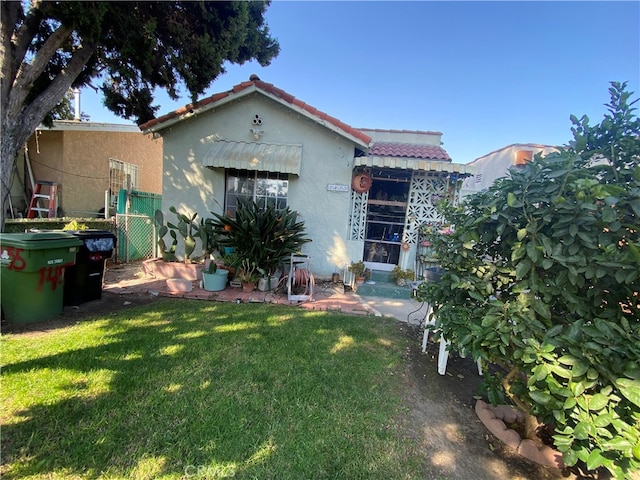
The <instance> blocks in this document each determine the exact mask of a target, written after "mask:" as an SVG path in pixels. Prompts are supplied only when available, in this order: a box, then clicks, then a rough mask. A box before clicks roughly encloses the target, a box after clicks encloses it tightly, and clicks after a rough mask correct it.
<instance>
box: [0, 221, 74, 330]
mask: <svg viewBox="0 0 640 480" xmlns="http://www.w3.org/2000/svg"><path fill="white" fill-rule="evenodd" d="M81 245H82V240H80V239H79V238H77V237H75V236H73V235H71V234H69V233H65V232H38V233H5V234H0V295H1V297H0V299H1V302H2V311H3V312H4V316H5V319H6V320H7V321H8V322H16V323H29V322H41V321H44V320H50V319H52V318H53V317H55V316H56V315H59V314H60V313H62V310H63V308H64V307H63V296H64V271H65V268H66V267H69V266H72V265H75V263H76V252H77V251H78V248H79V247H80V246H81Z"/></svg>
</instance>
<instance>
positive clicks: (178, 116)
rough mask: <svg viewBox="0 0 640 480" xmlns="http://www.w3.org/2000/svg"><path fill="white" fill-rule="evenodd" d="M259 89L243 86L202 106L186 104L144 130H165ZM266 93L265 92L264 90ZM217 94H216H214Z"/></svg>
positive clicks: (154, 131) (144, 131) (149, 131)
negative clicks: (165, 118)
mask: <svg viewBox="0 0 640 480" xmlns="http://www.w3.org/2000/svg"><path fill="white" fill-rule="evenodd" d="M258 90H259V89H258V88H257V87H256V86H255V85H250V86H248V87H246V88H243V89H242V90H240V91H237V92H236V91H233V90H231V91H229V92H223V93H226V95H225V96H224V97H222V98H219V99H217V100H213V101H208V102H207V99H205V100H204V101H203V102H204V103H203V104H201V105H200V106H197V105H196V106H194V105H193V104H192V103H191V104H189V105H186V106H184V107H181V108H179V109H178V110H175V111H174V112H171V113H169V114H168V115H169V116H170V118H167V120H164V121H161V122H158V123H155V124H154V125H151V126H150V127H149V128H145V129H143V130H142V132H143V133H158V132H160V131H161V130H165V129H166V128H169V127H170V126H172V125H175V124H176V123H180V122H182V121H184V120H187V119H189V118H193V117H196V116H198V115H200V114H202V113H205V112H208V111H210V110H214V109H216V108H219V107H221V106H223V105H226V104H227V103H230V102H233V101H234V100H237V99H239V98H242V97H244V96H247V95H249V94H251V93H253V92H256V91H258ZM262 93H264V92H262ZM214 96H215V95H214ZM181 110H184V112H181ZM150 122H153V120H150V121H149V122H147V123H150ZM144 125H145V124H143V125H141V126H140V127H141V129H142V127H144Z"/></svg>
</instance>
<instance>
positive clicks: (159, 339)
mask: <svg viewBox="0 0 640 480" xmlns="http://www.w3.org/2000/svg"><path fill="white" fill-rule="evenodd" d="M406 342H407V339H406V338H404V337H402V336H401V334H399V333H398V329H397V327H396V325H395V321H394V320H389V319H381V318H375V317H355V316H346V315H340V314H336V313H326V312H309V311H306V310H303V309H297V308H293V307H282V306H280V307H278V306H272V305H263V304H243V305H236V304H222V303H210V302H202V301H186V300H161V301H158V302H156V303H154V304H151V305H150V306H145V307H138V308H135V309H131V310H127V311H124V312H121V313H116V314H112V315H110V316H108V317H103V318H96V319H95V320H92V321H86V322H81V323H78V324H76V325H73V326H70V327H67V328H61V329H58V330H52V331H49V332H47V333H40V334H31V335H13V334H4V335H3V336H2V338H1V348H2V350H1V351H2V357H1V365H2V390H1V398H2V413H1V424H2V431H1V434H2V464H1V466H0V474H1V475H2V477H3V478H47V479H56V478H92V479H93V478H110V479H111V478H114V479H115V478H131V479H134V478H135V479H144V478H148V479H157V478H173V479H179V478H194V479H197V478H209V479H214V478H229V477H234V478H256V479H278V480H280V479H296V480H301V479H314V478H322V479H325V478H344V479H375V478H380V479H391V478H393V479H401V478H419V477H421V476H423V474H422V473H421V455H420V452H418V451H417V449H416V446H415V445H414V443H413V442H412V441H411V440H410V439H409V438H405V437H404V436H403V434H402V426H401V421H400V418H401V417H402V414H403V413H404V412H405V406H404V405H403V404H402V401H401V395H402V391H401V390H402V380H401V379H402V378H403V377H402V375H401V373H402V368H403V366H402V354H403V351H404V349H405V347H406Z"/></svg>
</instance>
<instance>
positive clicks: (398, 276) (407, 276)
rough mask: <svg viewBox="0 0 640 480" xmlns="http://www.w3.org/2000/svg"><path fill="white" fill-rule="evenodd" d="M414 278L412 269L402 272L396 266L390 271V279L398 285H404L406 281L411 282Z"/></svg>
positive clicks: (398, 266)
mask: <svg viewBox="0 0 640 480" xmlns="http://www.w3.org/2000/svg"><path fill="white" fill-rule="evenodd" d="M415 276H416V273H415V272H414V271H413V270H412V269H410V268H408V269H407V270H403V269H402V268H401V267H400V265H396V266H395V267H394V269H393V270H392V271H391V275H390V278H391V280H393V281H394V282H396V283H397V284H398V285H406V283H407V280H409V281H413V280H414V279H415Z"/></svg>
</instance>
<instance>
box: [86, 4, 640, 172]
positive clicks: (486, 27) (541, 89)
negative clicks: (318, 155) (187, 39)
mask: <svg viewBox="0 0 640 480" xmlns="http://www.w3.org/2000/svg"><path fill="white" fill-rule="evenodd" d="M266 19H267V22H268V24H269V28H270V29H271V33H272V35H273V36H274V37H276V38H277V39H278V41H279V42H280V48H281V52H280V55H279V56H278V57H277V58H275V59H274V60H273V61H272V63H271V65H270V66H268V67H261V66H260V65H258V64H256V63H247V64H245V65H242V66H236V65H229V66H228V67H227V73H225V74H223V75H221V76H220V77H219V78H218V79H216V81H215V82H214V83H213V84H212V85H211V87H210V88H209V90H207V92H206V93H205V95H204V97H206V96H209V95H211V94H213V93H215V92H220V91H225V90H228V89H229V88H231V87H232V86H233V85H236V84H238V83H240V82H242V81H245V80H248V79H249V75H251V74H252V73H256V74H258V76H259V77H260V78H261V79H262V80H264V81H266V82H269V83H273V84H274V85H275V86H277V87H279V88H281V89H283V90H285V91H287V92H288V93H290V94H292V95H294V96H296V97H297V98H299V99H300V100H302V101H304V102H306V103H308V104H310V105H312V106H314V107H315V108H317V109H319V110H322V111H324V112H326V113H328V114H329V115H332V116H334V117H337V118H338V119H340V120H341V121H343V122H345V123H347V124H349V125H351V126H353V127H356V128H358V127H360V128H365V127H366V128H381V129H399V130H403V129H405V130H431V131H440V132H442V133H443V137H442V141H443V142H444V145H443V147H444V148H445V149H446V150H447V152H448V153H449V155H450V156H451V157H452V158H453V161H454V162H457V163H467V162H470V161H471V160H473V159H475V158H477V157H480V156H482V155H484V154H486V153H489V152H490V151H493V150H496V149H499V148H502V147H504V146H507V145H509V144H512V143H542V144H551V145H557V144H566V143H567V142H568V141H569V140H571V138H572V136H571V131H570V128H571V123H570V121H569V115H571V114H575V115H576V116H578V117H580V116H581V115H583V114H586V115H588V116H589V118H590V119H591V121H592V122H591V123H592V124H593V123H597V122H599V121H600V120H601V119H602V117H603V115H604V114H605V111H606V110H605V107H604V104H605V103H607V101H608V100H609V94H608V88H609V82H611V81H628V82H629V85H628V89H629V90H631V91H633V92H635V95H634V98H638V96H639V95H640V2H631V1H628V2H577V1H567V2H546V1H540V2H481V1H475V2H457V1H449V2H417V1H416V2H395V1H394V2H383V1H378V2H368V1H359V2H342V1H340V2H338V1H336V2H326V1H324V2H313V1H308V2H294V1H278V0H276V1H274V2H273V3H272V4H271V6H270V7H269V9H268V10H267V14H266ZM187 103H189V96H188V95H187V94H185V95H184V96H183V97H182V98H181V100H180V101H178V102H173V101H170V100H169V99H168V97H167V96H166V95H163V94H161V93H159V95H158V96H157V97H156V104H158V105H160V109H159V111H158V115H162V114H165V113H168V112H170V111H172V110H175V109H176V108H178V107H180V106H182V105H184V104H187ZM81 105H82V107H81V108H82V111H83V112H84V113H86V114H88V115H89V116H90V119H91V121H95V122H113V123H131V122H128V121H126V120H124V119H121V118H119V117H116V116H114V115H112V114H110V112H108V111H107V110H106V109H105V108H104V107H103V106H102V103H101V99H100V97H99V96H98V95H97V94H94V93H93V92H92V91H91V90H84V91H83V95H82V104H81Z"/></svg>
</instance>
